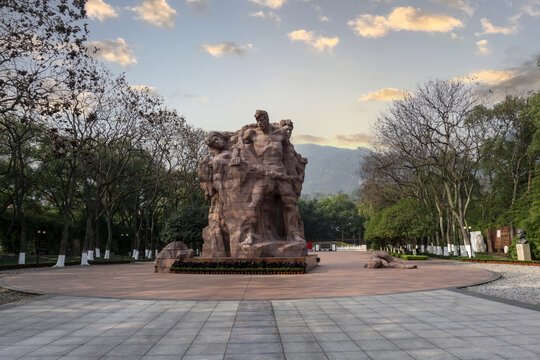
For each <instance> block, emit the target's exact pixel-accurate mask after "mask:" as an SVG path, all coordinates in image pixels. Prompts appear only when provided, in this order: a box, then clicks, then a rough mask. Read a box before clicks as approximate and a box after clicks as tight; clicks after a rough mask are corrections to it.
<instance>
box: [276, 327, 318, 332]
mask: <svg viewBox="0 0 540 360" xmlns="http://www.w3.org/2000/svg"><path fill="white" fill-rule="evenodd" d="M278 328H279V333H280V334H311V330H310V329H309V327H307V326H279V327H278Z"/></svg>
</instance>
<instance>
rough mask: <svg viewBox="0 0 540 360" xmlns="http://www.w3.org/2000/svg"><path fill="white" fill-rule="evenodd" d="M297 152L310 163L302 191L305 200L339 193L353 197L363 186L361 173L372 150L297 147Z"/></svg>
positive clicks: (325, 146) (303, 145) (312, 145)
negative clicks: (353, 193)
mask: <svg viewBox="0 0 540 360" xmlns="http://www.w3.org/2000/svg"><path fill="white" fill-rule="evenodd" d="M294 148H295V149H296V151H297V152H298V153H300V154H302V156H303V157H305V158H307V159H308V164H307V166H306V176H305V179H304V186H303V189H302V196H303V197H304V198H305V197H307V198H310V197H314V196H316V195H321V194H324V195H331V194H337V193H340V192H342V193H346V194H351V193H352V192H353V191H354V190H355V189H357V188H358V187H359V186H360V169H361V166H362V163H363V161H364V158H365V157H366V156H367V155H368V154H369V153H371V150H369V149H367V148H364V147H358V148H356V149H346V148H338V147H334V146H328V145H317V144H297V145H294Z"/></svg>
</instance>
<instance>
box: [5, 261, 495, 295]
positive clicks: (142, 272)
mask: <svg viewBox="0 0 540 360" xmlns="http://www.w3.org/2000/svg"><path fill="white" fill-rule="evenodd" d="M319 256H320V258H321V262H320V264H319V266H318V267H317V268H316V269H315V270H313V271H311V272H310V273H308V274H304V275H255V276H250V275H187V274H156V273H154V272H153V264H152V263H150V262H148V263H134V264H129V265H101V266H100V265H94V266H90V267H83V268H80V267H77V268H72V267H68V268H64V269H60V270H54V271H43V272H33V273H23V274H17V275H13V276H8V277H6V278H4V285H5V286H8V287H11V288H14V289H19V290H25V291H30V292H37V293H44V294H63V295H78V296H97V297H112V298H129V299H176V300H180V299H184V300H241V299H245V300H255V299H292V298H294V299H298V298H320V297H331V296H353V295H372V294H389V293H398V292H407V291H419V290H428V289H440V288H446V287H458V286H463V285H468V284H472V283H476V282H482V281H488V280H490V279H492V278H493V273H491V272H489V271H486V270H480V269H474V268H469V267H465V266H454V265H443V264H441V262H440V261H433V262H431V261H424V262H421V261H418V262H415V263H416V264H418V269H410V270H405V269H366V268H364V267H363V266H364V264H365V263H367V262H368V260H369V257H370V256H369V253H366V252H356V251H355V252H345V251H344V252H324V253H319Z"/></svg>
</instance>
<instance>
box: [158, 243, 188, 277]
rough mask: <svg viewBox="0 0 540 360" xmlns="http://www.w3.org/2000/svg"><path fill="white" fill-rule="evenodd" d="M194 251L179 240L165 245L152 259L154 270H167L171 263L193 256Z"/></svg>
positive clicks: (159, 271) (160, 271)
mask: <svg viewBox="0 0 540 360" xmlns="http://www.w3.org/2000/svg"><path fill="white" fill-rule="evenodd" d="M193 255H194V252H193V250H192V249H188V247H187V246H186V245H185V244H184V243H183V242H181V241H174V242H172V243H170V244H169V245H167V246H165V247H164V248H163V250H161V251H160V252H159V254H157V256H156V260H154V272H157V273H162V272H169V271H170V269H171V266H172V264H174V263H175V262H176V261H178V260H182V259H185V258H193Z"/></svg>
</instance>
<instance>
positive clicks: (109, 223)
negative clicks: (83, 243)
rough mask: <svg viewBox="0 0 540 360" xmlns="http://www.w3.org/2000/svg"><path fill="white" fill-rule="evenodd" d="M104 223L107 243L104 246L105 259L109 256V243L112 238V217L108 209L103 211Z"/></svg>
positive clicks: (110, 243)
mask: <svg viewBox="0 0 540 360" xmlns="http://www.w3.org/2000/svg"><path fill="white" fill-rule="evenodd" d="M105 223H106V224H107V245H106V246H105V259H109V258H110V256H111V245H112V238H113V229H112V219H111V212H110V211H109V210H107V211H106V212H105Z"/></svg>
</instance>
